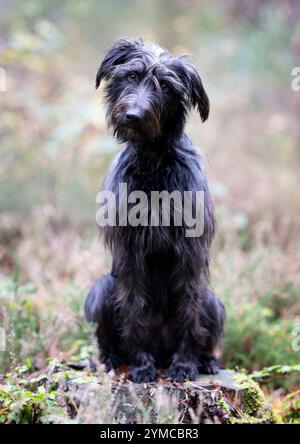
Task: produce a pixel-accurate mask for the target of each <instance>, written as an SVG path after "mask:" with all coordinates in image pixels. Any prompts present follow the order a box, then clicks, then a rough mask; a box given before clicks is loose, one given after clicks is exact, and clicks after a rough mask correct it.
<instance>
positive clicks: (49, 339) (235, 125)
mask: <svg viewBox="0 0 300 444" xmlns="http://www.w3.org/2000/svg"><path fill="white" fill-rule="evenodd" d="M0 28H1V30H0V66H1V68H2V69H1V75H2V77H3V75H4V74H5V77H6V91H1V92H0V112H1V118H0V159H1V161H0V268H1V271H0V326H2V327H3V328H4V329H5V331H6V335H7V349H6V352H1V351H0V366H1V367H0V384H1V374H2V377H3V374H4V373H5V372H12V373H13V372H18V371H20V369H22V372H24V371H25V372H26V371H28V372H30V371H31V372H34V371H37V370H40V369H42V368H43V367H45V365H46V364H47V362H48V360H49V359H59V360H61V359H70V358H71V357H72V358H74V357H80V358H86V357H89V356H91V355H94V354H95V350H94V349H93V346H92V345H91V341H90V334H91V332H90V328H89V327H88V326H87V325H86V323H85V321H84V317H83V301H84V297H85V294H86V291H87V288H88V286H89V285H90V284H91V282H92V281H93V280H94V279H95V278H97V277H98V276H99V275H101V274H102V273H104V272H105V271H106V270H108V268H109V264H110V257H109V255H108V254H107V253H106V252H105V251H104V249H103V246H102V243H101V241H99V238H98V232H97V228H96V222H95V213H96V203H95V200H96V194H97V192H98V191H99V188H100V185H101V182H102V179H103V177H104V175H105V173H106V171H107V168H108V165H109V164H110V162H111V160H112V158H113V157H114V155H115V154H116V153H117V152H118V151H119V150H120V146H118V145H117V144H116V142H115V141H113V139H112V137H111V136H110V135H109V134H108V133H107V129H106V123H105V112H104V109H103V103H102V101H101V92H100V93H99V92H95V89H94V80H95V74H96V71H97V68H98V66H99V63H100V61H101V57H102V56H103V53H104V50H105V49H106V48H107V47H108V46H109V45H111V43H112V42H113V40H114V39H116V38H118V37H121V36H142V37H143V38H145V39H149V40H152V41H154V42H157V43H159V44H161V45H162V46H165V47H167V48H168V49H169V50H170V51H171V52H172V53H174V54H180V53H182V52H189V53H191V54H193V55H194V56H196V61H195V64H196V66H197V68H198V69H199V71H200V73H201V75H202V78H203V82H204V85H205V87H206V90H207V92H208V95H209V97H210V99H211V114H210V118H209V120H208V122H207V123H205V124H204V125H202V124H201V121H200V119H199V117H198V116H197V115H196V114H193V115H192V116H191V119H190V120H189V124H188V126H187V132H188V134H189V135H190V136H191V138H192V140H193V141H194V142H195V143H196V144H197V145H199V146H200V147H201V149H202V151H203V153H204V155H205V158H206V167H207V172H208V177H209V182H210V188H211V192H212V194H213V197H214V202H215V211H216V217H217V221H218V231H217V235H216V239H215V242H214V245H213V251H212V279H211V284H212V286H213V287H214V289H215V290H216V292H217V293H218V294H219V295H220V297H221V298H222V300H223V301H224V303H225V305H226V309H227V313H228V315H227V323H226V336H225V343H224V359H223V365H224V366H226V367H229V368H238V369H246V371H248V372H250V373H251V372H255V373H254V374H256V376H257V377H258V378H261V380H264V381H266V383H265V385H264V390H265V391H266V393H267V394H268V396H269V399H270V402H272V404H273V406H274V408H275V410H276V409H277V412H279V413H280V414H281V415H282V416H283V418H284V420H285V421H286V422H292V421H294V422H297V421H300V397H299V391H300V390H299V389H300V384H299V380H300V376H299V375H300V350H298V351H297V348H299V347H297V345H299V346H300V340H298V342H297V335H298V338H299V336H300V218H299V214H300V199H299V168H300V146H299V139H300V126H299V119H300V93H296V92H294V91H293V90H292V88H291V81H292V77H291V70H292V68H293V67H294V66H300V8H299V2H297V0H272V1H271V0H269V1H267V0H266V1H264V2H262V1H259V0H253V1H246V0H224V1H222V2H217V1H215V2H214V1H209V0H201V1H200V0H199V1H197V0H160V1H158V0H152V1H146V0H139V1H138V0H127V1H121V0H112V1H102V0H97V1H96V0H85V1H71V0H66V1H64V2H61V1H59V0H51V1H50V0H45V1H37V0H28V1H18V0H9V1H8V0H0ZM293 344H294V347H293ZM24 366H25V367H24ZM24 369H25V370H24ZM0 399H1V396H0ZM0 418H1V409H0Z"/></svg>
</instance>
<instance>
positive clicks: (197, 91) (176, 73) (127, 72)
mask: <svg viewBox="0 0 300 444" xmlns="http://www.w3.org/2000/svg"><path fill="white" fill-rule="evenodd" d="M103 79H104V80H106V81H107V84H106V101H107V117H108V124H109V125H110V126H112V128H113V131H114V134H115V135H116V136H117V138H118V139H119V140H120V141H125V140H136V141H139V142H142V141H144V140H156V139H158V138H160V137H177V136H178V135H179V134H180V133H181V132H182V130H183V126H184V123H185V120H186V116H187V112H188V111H189V109H190V108H191V107H197V108H198V111H199V113H200V116H201V119H202V121H205V120H206V119H207V117H208V114H209V100H208V97H207V95H206V92H205V90H204V88H203V85H202V82H201V79H200V76H199V74H198V73H197V71H196V69H195V68H194V67H193V66H192V65H191V64H190V63H188V62H187V61H186V57H185V56H179V57H173V56H172V55H171V54H170V53H169V52H168V51H166V50H165V49H162V48H161V47H159V46H157V45H154V44H152V43H148V42H144V41H143V40H142V39H120V40H117V41H116V43H115V44H114V45H113V46H112V47H111V48H110V49H109V50H108V51H107V52H106V55H105V57H104V60H103V61H102V63H101V65H100V68H99V70H98V73H97V77H96V88H98V87H99V85H100V82H101V80H103Z"/></svg>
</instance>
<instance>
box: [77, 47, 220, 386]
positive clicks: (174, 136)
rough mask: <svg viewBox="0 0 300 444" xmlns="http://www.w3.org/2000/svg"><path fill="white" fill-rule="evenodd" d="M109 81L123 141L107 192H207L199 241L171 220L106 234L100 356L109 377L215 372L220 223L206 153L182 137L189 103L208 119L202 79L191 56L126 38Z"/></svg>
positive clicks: (89, 307)
mask: <svg viewBox="0 0 300 444" xmlns="http://www.w3.org/2000/svg"><path fill="white" fill-rule="evenodd" d="M102 80H106V103H107V118H108V123H109V125H110V126H111V127H112V128H113V131H114V134H115V136H116V137H117V139H118V140H119V141H120V142H124V143H125V146H124V148H123V150H122V151H121V153H120V154H119V156H118V157H117V158H116V160H115V162H114V163H113V165H112V167H111V169H110V171H109V173H108V176H107V178H106V180H105V182H104V184H103V189H104V190H110V191H113V192H115V193H116V195H117V196H118V185H119V183H121V182H123V183H124V182H125V183H127V187H128V193H130V192H131V191H134V190H142V191H144V192H145V193H146V194H147V195H148V196H149V195H150V192H151V191H154V190H155V191H162V190H167V191H169V192H172V191H174V190H179V191H181V192H183V191H185V190H190V191H195V190H199V191H200V190H202V191H204V203H205V211H204V233H203V234H202V236H200V237H186V236H185V228H186V227H185V226H184V225H183V226H182V227H178V226H174V224H173V225H172V224H171V226H170V227H166V226H158V227H155V226H137V227H132V226H126V227H123V226H114V227H111V226H106V227H104V228H102V229H101V233H102V235H103V237H104V241H105V243H106V245H107V247H108V248H109V249H110V251H111V253H112V256H113V264H112V270H111V273H110V274H108V275H106V276H104V277H102V278H100V279H98V280H97V281H96V282H95V283H94V285H93V286H92V288H91V289H90V291H89V293H88V296H87V299H86V304H85V312H86V318H87V320H88V321H91V322H95V323H97V325H98V328H97V333H96V335H97V339H98V343H99V348H100V360H101V362H102V363H104V364H105V366H106V369H107V371H109V370H111V369H116V368H118V367H119V366H120V365H121V364H124V363H127V364H129V365H130V377H131V378H132V380H133V381H135V382H141V381H152V380H154V379H155V378H156V368H158V367H162V368H166V369H167V376H168V377H169V378H171V379H172V380H177V381H183V380H185V379H195V378H196V377H197V375H198V373H199V372H200V373H217V372H218V370H219V366H218V361H217V358H216V355H215V350H216V349H217V347H218V345H219V342H220V339H221V336H222V332H223V321H224V308H223V305H222V304H221V302H220V301H219V299H218V298H217V297H216V295H215V294H214V293H213V292H212V291H211V290H209V289H208V288H207V284H208V276H209V247H210V244H211V241H212V239H213V236H214V232H215V219H214V215H213V208H212V203H211V198H210V194H209V190H208V186H207V179H206V176H205V173H204V171H203V166H202V161H201V157H200V154H199V151H198V150H197V149H196V147H194V146H193V144H192V142H191V141H190V140H189V138H188V137H187V136H186V135H185V134H184V132H183V130H184V125H185V122H186V118H187V114H188V112H189V110H190V109H191V108H192V107H196V108H197V109H198V111H199V113H200V116H201V119H202V121H205V120H206V119H207V117H208V114H209V100H208V97H207V95H206V92H205V90H204V88H203V85H202V81H201V79H200V76H199V74H198V72H197V71H196V69H195V68H194V66H193V65H192V64H190V63H189V62H188V61H187V58H186V56H180V57H173V56H172V55H171V54H170V53H169V52H168V51H166V50H165V49H162V48H160V47H159V46H157V45H154V44H152V43H148V42H144V41H143V40H142V39H120V40H118V41H117V42H116V43H115V44H114V45H113V46H112V47H111V48H110V49H109V50H108V51H107V52H106V55H105V57H104V60H103V61H102V63H101V65H100V68H99V71H98V73H97V78H96V87H97V88H98V86H99V85H100V82H101V81H102ZM132 115H133V120H132V119H131V117H132ZM128 116H129V118H128ZM173 210H174V209H173ZM172 216H174V211H173V213H172Z"/></svg>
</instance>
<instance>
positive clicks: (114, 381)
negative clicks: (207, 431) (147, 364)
mask: <svg viewBox="0 0 300 444" xmlns="http://www.w3.org/2000/svg"><path fill="white" fill-rule="evenodd" d="M73 369H74V366H73ZM75 372H77V373H80V377H79V380H78V377H76V374H75V375H74V374H73V377H70V378H67V380H65V381H64V384H63V392H64V396H65V399H67V404H68V406H69V415H70V417H71V418H73V419H77V421H78V422H85V423H86V422H98V423H103V422H109V423H115V422H117V423H123V424H133V423H185V424H186V423H188V424H190V423H196V424H206V423H218V424H231V423H263V424H268V423H274V422H275V417H274V415H273V412H272V410H271V408H270V406H268V405H267V402H266V399H265V396H264V394H263V392H262V390H261V388H260V387H259V385H258V384H257V382H255V381H254V380H253V379H252V378H251V377H249V376H247V375H246V374H244V373H237V372H234V371H232V370H221V371H220V373H219V374H217V375H200V376H199V378H198V379H197V380H196V381H187V382H185V383H174V382H170V381H168V380H166V379H165V378H164V377H163V376H161V377H160V378H159V379H158V381H157V382H151V383H143V384H134V383H132V382H130V381H129V380H128V378H127V369H123V370H122V371H120V372H118V373H117V374H116V375H104V374H103V372H101V371H100V373H99V372H98V373H97V372H91V371H87V370H86V368H85V369H82V370H79V369H77V370H76V371H75ZM85 378H87V379H88V380H85ZM105 403H106V405H105ZM70 406H72V407H71V408H70ZM97 409H98V411H99V414H97ZM103 409H104V410H105V414H103ZM95 413H96V414H95Z"/></svg>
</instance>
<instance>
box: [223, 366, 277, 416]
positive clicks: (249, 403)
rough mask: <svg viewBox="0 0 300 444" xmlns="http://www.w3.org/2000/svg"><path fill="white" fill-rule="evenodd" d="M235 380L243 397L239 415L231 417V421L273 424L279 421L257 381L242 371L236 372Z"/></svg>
mask: <svg viewBox="0 0 300 444" xmlns="http://www.w3.org/2000/svg"><path fill="white" fill-rule="evenodd" d="M235 382H236V383H237V384H238V385H239V386H240V387H241V388H242V389H243V398H242V403H241V404H242V412H241V417H240V418H232V422H233V423H235V424H236V423H243V424H249V423H252V424H258V423H262V424H267V423H271V424H274V423H277V422H280V418H279V417H278V416H277V415H275V413H274V412H273V410H272V409H271V407H270V406H268V405H267V403H266V398H265V395H264V393H263V391H262V389H261V388H260V386H259V385H258V383H257V382H255V381H254V380H253V379H252V378H251V377H250V376H247V375H246V374H244V373H241V374H238V375H237V376H236V377H235Z"/></svg>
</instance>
